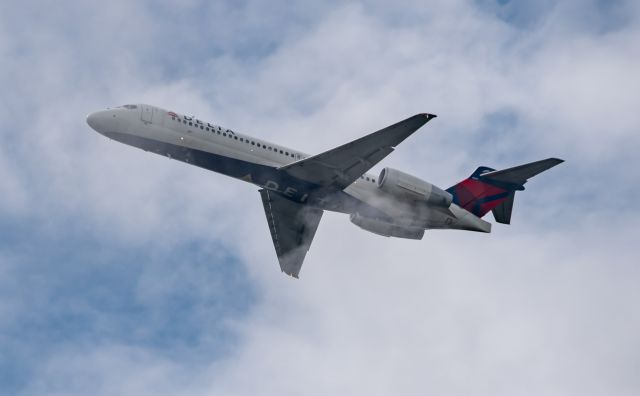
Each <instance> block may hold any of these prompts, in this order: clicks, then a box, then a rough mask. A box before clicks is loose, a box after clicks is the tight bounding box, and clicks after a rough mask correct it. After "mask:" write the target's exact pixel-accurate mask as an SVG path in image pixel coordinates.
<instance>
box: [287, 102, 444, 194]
mask: <svg viewBox="0 0 640 396" xmlns="http://www.w3.org/2000/svg"><path fill="white" fill-rule="evenodd" d="M435 117H436V116H435V115H433V114H426V113H424V114H416V115H414V116H413V117H409V118H407V119H406V120H404V121H400V122H398V123H397V124H393V125H391V126H389V127H386V128H384V129H381V130H379V131H377V132H374V133H372V134H369V135H367V136H364V137H362V138H360V139H357V140H354V141H352V142H350V143H347V144H344V145H342V146H339V147H336V148H334V149H332V150H329V151H325V152H324V153H321V154H318V155H314V156H312V157H309V158H305V159H303V160H300V161H297V162H294V163H291V164H288V165H285V166H283V167H281V168H279V169H280V170H282V171H285V172H287V173H288V174H289V175H291V176H293V177H296V178H298V179H301V180H305V181H308V182H311V183H315V184H318V185H321V186H323V187H334V188H336V189H339V190H342V189H344V188H346V187H347V186H349V185H350V184H351V183H353V182H354V181H355V180H356V179H358V178H359V177H360V176H362V175H363V174H364V173H365V172H366V171H368V170H369V169H371V168H372V167H373V166H374V165H375V164H377V163H378V162H380V161H381V160H382V159H383V158H384V157H386V156H387V155H389V153H391V152H392V151H393V149H394V148H395V147H396V146H397V145H398V144H400V143H401V142H402V141H403V140H405V139H406V138H407V137H409V135H411V134H412V133H414V132H415V131H417V130H418V129H419V128H420V127H421V126H423V125H424V124H426V123H427V122H428V121H429V120H431V119H432V118H435Z"/></svg>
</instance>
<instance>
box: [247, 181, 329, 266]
mask: <svg viewBox="0 0 640 396" xmlns="http://www.w3.org/2000/svg"><path fill="white" fill-rule="evenodd" d="M260 196H261V197H262V204H263V205H264V213H265V215H266V216H267V223H268V224H269V231H271V239H273V246H274V247H275V248H276V254H277V255H278V261H279V262H280V269H281V270H282V272H284V273H286V274H287V275H291V276H293V277H294V278H297V277H298V274H299V273H300V268H301V267H302V262H303V261H304V257H305V256H306V254H307V251H308V250H309V247H310V246H311V242H312V241H313V237H314V235H315V234H316V230H317V229H318V224H319V223H320V219H321V218H322V209H316V208H312V207H310V206H308V205H306V204H300V203H296V202H293V201H290V200H288V199H286V198H284V197H282V196H281V195H279V194H277V193H274V192H273V191H269V190H260Z"/></svg>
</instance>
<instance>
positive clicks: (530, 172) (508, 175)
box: [480, 158, 564, 185]
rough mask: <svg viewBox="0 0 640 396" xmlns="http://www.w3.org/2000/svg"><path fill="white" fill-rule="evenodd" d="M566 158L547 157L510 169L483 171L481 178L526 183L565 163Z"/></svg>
mask: <svg viewBox="0 0 640 396" xmlns="http://www.w3.org/2000/svg"><path fill="white" fill-rule="evenodd" d="M563 162H564V160H561V159H558V158H547V159H544V160H541V161H535V162H530V163H528V164H524V165H519V166H514V167H513V168H509V169H502V170H498V171H493V172H487V173H483V174H482V175H481V176H480V178H482V179H484V180H493V181H498V182H504V183H511V184H520V185H521V184H524V183H525V182H526V181H527V180H528V179H531V178H532V177H534V176H535V175H537V174H538V173H542V172H544V171H546V170H547V169H549V168H553V167H554V166H556V165H558V164H561V163H563Z"/></svg>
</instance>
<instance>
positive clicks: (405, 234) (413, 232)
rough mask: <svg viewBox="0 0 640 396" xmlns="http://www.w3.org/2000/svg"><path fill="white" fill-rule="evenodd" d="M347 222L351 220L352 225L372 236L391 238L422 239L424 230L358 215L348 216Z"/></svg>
mask: <svg viewBox="0 0 640 396" xmlns="http://www.w3.org/2000/svg"><path fill="white" fill-rule="evenodd" d="M349 220H351V222H352V223H353V224H355V225H357V226H358V227H360V228H362V229H363V230H365V231H369V232H373V233H374V234H378V235H382V236H386V237H390V236H391V237H396V238H406V239H422V237H423V236H424V228H416V227H407V226H402V225H397V224H392V223H387V222H386V221H382V220H378V219H373V218H371V217H364V216H361V215H360V214H358V213H355V214H351V215H350V216H349Z"/></svg>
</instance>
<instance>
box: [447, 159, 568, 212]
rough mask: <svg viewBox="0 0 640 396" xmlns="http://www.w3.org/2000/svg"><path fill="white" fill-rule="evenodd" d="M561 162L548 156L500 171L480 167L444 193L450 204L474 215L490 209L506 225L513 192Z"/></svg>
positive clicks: (511, 206) (513, 195) (511, 205)
mask: <svg viewBox="0 0 640 396" xmlns="http://www.w3.org/2000/svg"><path fill="white" fill-rule="evenodd" d="M562 162H564V161H563V160H561V159H557V158H547V159H544V160H541V161H535V162H530V163H528V164H524V165H519V166H516V167H513V168H508V169H502V170H495V169H492V168H489V167H486V166H481V167H479V168H478V169H476V170H475V172H473V174H472V175H471V176H470V177H469V178H468V179H465V180H463V181H461V182H460V183H458V184H456V185H455V186H452V187H449V188H448V189H447V192H448V193H450V194H451V195H452V196H453V203H455V204H456V205H458V206H460V207H461V208H463V209H465V210H467V211H469V212H471V213H473V214H474V215H476V216H478V217H482V216H484V215H485V214H487V213H489V212H492V213H493V217H494V218H495V219H496V221H497V222H498V223H503V224H509V223H511V212H512V210H513V200H514V198H515V193H516V191H522V190H524V184H525V183H526V182H527V180H528V179H530V178H532V177H533V176H535V175H537V174H539V173H542V172H544V171H546V170H547V169H550V168H552V167H554V166H556V165H558V164H561V163H562Z"/></svg>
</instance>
